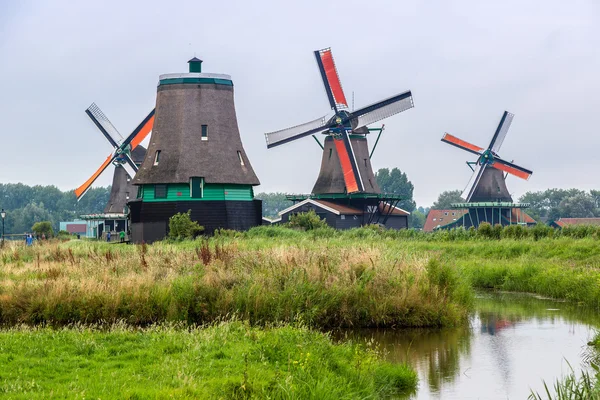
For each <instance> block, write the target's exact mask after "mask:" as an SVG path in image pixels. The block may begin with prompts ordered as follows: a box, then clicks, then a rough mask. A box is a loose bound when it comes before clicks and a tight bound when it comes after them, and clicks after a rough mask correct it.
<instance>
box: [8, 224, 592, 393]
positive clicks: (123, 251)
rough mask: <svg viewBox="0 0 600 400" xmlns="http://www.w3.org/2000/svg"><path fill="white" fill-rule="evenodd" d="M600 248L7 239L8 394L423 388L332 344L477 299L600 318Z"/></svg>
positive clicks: (374, 235)
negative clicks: (484, 295)
mask: <svg viewBox="0 0 600 400" xmlns="http://www.w3.org/2000/svg"><path fill="white" fill-rule="evenodd" d="M536 232H537V233H536ZM598 237H599V235H598V233H597V231H596V230H595V229H593V228H592V229H589V230H586V231H585V232H583V233H582V232H581V231H575V230H572V231H570V232H569V231H568V230H567V231H565V232H555V231H548V230H546V229H545V228H541V229H540V228H538V229H537V230H534V229H531V230H515V229H512V228H511V229H510V230H507V229H504V230H499V229H497V228H495V227H494V228H491V227H490V229H489V230H488V231H485V229H484V230H483V231H481V230H480V231H473V230H471V231H465V230H457V231H451V232H440V233H434V234H424V233H422V232H416V231H401V232H391V231H381V230H379V229H375V228H361V229H355V230H350V231H345V232H339V231H333V230H331V229H315V230H311V231H300V230H293V229H289V228H285V227H259V228H255V229H252V230H250V231H248V232H245V233H239V232H233V231H222V232H219V233H218V234H217V235H215V236H214V237H212V238H209V239H205V238H199V239H197V240H194V241H182V242H160V243H155V244H153V245H148V246H146V245H139V246H136V245H120V244H107V243H100V242H91V241H83V240H81V241H78V240H72V241H51V242H47V243H44V244H42V245H36V246H32V247H24V246H22V245H21V244H20V243H18V244H17V243H13V244H9V243H7V245H6V246H5V247H4V248H3V249H1V250H0V324H1V325H2V326H3V328H2V331H0V393H2V394H3V395H5V396H6V397H7V398H48V397H52V396H54V397H55V398H65V397H67V398H71V397H72V398H84V397H94V398H166V397H175V398H315V399H316V398H383V397H389V396H394V395H397V394H405V393H409V392H411V391H414V390H416V387H417V378H416V373H415V372H414V370H412V369H411V367H409V366H407V365H402V364H390V363H387V362H385V361H383V358H382V355H381V354H380V352H379V351H378V350H377V349H376V348H373V347H372V346H370V345H369V344H368V343H338V342H335V341H333V340H332V339H331V338H330V337H329V336H328V334H326V333H324V332H328V331H330V330H332V329H336V328H368V327H378V328H389V329H395V328H399V327H446V326H461V325H464V324H466V322H467V319H468V316H469V314H470V313H471V312H472V309H473V298H474V291H475V290H476V289H500V290H508V291H520V292H531V293H538V294H540V295H544V296H548V297H554V298H560V299H566V300H569V301H570V302H571V304H573V305H583V306H586V307H588V308H589V309H591V310H598V309H599V308H600V246H599V245H600V240H599V239H598ZM573 381H574V382H577V379H576V378H573ZM591 381H592V383H593V384H595V378H594V377H593V376H592V378H591ZM557 384H558V383H557ZM573 398H578V397H573Z"/></svg>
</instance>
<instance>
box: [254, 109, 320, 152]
mask: <svg viewBox="0 0 600 400" xmlns="http://www.w3.org/2000/svg"><path fill="white" fill-rule="evenodd" d="M326 117H327V116H323V117H321V118H317V119H315V120H314V121H309V122H306V123H304V124H301V125H296V126H292V127H291V128H287V129H282V130H279V131H275V132H270V133H265V138H266V140H267V147H268V148H270V147H274V146H277V145H280V144H283V143H287V142H291V141H292V140H296V139H299V138H301V137H304V136H308V135H312V134H313V133H317V132H319V131H324V130H325V129H327V126H326V125H327V118H326Z"/></svg>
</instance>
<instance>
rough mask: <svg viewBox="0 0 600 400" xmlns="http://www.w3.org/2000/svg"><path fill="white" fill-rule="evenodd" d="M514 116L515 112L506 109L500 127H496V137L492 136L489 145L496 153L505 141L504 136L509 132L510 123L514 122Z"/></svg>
mask: <svg viewBox="0 0 600 400" xmlns="http://www.w3.org/2000/svg"><path fill="white" fill-rule="evenodd" d="M514 116H515V115H514V114H511V113H509V112H508V111H504V114H502V119H500V123H499V124H498V128H496V132H495V133H494V137H492V141H491V142H490V146H489V147H488V148H489V149H491V150H492V151H493V152H494V153H496V154H498V151H499V150H500V147H501V146H502V142H504V138H505V137H506V134H507V133H508V128H510V124H511V123H512V120H513V118H514Z"/></svg>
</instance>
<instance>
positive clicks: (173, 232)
mask: <svg viewBox="0 0 600 400" xmlns="http://www.w3.org/2000/svg"><path fill="white" fill-rule="evenodd" d="M191 215H192V210H188V212H186V213H177V214H175V215H173V216H172V217H171V218H169V238H170V239H175V240H184V239H193V238H195V237H196V236H198V235H199V234H200V233H201V232H202V231H204V227H203V226H201V225H199V224H198V222H196V221H192V217H191Z"/></svg>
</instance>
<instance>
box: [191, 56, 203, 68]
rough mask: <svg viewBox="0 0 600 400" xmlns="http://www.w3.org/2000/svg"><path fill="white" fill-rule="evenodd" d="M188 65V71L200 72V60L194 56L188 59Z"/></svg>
mask: <svg viewBox="0 0 600 400" xmlns="http://www.w3.org/2000/svg"><path fill="white" fill-rule="evenodd" d="M188 64H189V65H190V72H202V60H201V59H199V58H197V57H194V58H192V59H191V60H189V61H188Z"/></svg>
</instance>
